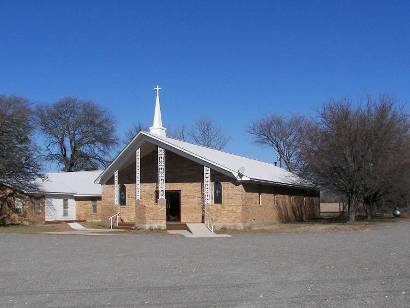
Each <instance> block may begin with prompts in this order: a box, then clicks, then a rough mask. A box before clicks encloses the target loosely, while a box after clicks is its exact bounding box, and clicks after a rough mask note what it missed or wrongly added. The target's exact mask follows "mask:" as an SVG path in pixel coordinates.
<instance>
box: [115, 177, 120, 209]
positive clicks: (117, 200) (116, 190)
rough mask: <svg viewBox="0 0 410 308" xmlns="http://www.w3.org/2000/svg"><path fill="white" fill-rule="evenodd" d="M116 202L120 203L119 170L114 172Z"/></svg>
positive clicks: (116, 203)
mask: <svg viewBox="0 0 410 308" xmlns="http://www.w3.org/2000/svg"><path fill="white" fill-rule="evenodd" d="M114 204H115V205H118V204H120V186H119V185H118V170H115V172H114Z"/></svg>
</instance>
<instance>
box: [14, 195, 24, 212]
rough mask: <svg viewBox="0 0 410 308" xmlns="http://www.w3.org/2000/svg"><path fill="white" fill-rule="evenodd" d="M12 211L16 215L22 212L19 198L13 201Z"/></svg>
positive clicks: (21, 203) (21, 202)
mask: <svg viewBox="0 0 410 308" xmlns="http://www.w3.org/2000/svg"><path fill="white" fill-rule="evenodd" d="M14 211H15V212H16V213H21V212H23V201H22V200H21V199H20V198H16V199H14Z"/></svg>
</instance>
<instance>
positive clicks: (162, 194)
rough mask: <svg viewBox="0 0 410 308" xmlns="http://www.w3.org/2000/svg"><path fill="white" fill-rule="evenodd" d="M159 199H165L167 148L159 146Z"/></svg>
mask: <svg viewBox="0 0 410 308" xmlns="http://www.w3.org/2000/svg"><path fill="white" fill-rule="evenodd" d="M158 199H165V150H164V149H163V148H160V147H158Z"/></svg>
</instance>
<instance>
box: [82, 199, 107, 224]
mask: <svg viewBox="0 0 410 308" xmlns="http://www.w3.org/2000/svg"><path fill="white" fill-rule="evenodd" d="M92 200H95V201H96V202H97V213H93V208H92ZM101 212H102V201H101V197H100V198H96V197H87V198H85V197H81V198H75V213H76V219H77V220H86V221H90V222H101Z"/></svg>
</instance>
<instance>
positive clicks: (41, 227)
mask: <svg viewBox="0 0 410 308" xmlns="http://www.w3.org/2000/svg"><path fill="white" fill-rule="evenodd" d="M70 230H71V228H70V227H69V226H68V225H67V224H65V223H59V224H31V225H23V224H22V225H7V226H0V233H24V234H27V233H43V232H66V231H70Z"/></svg>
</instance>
